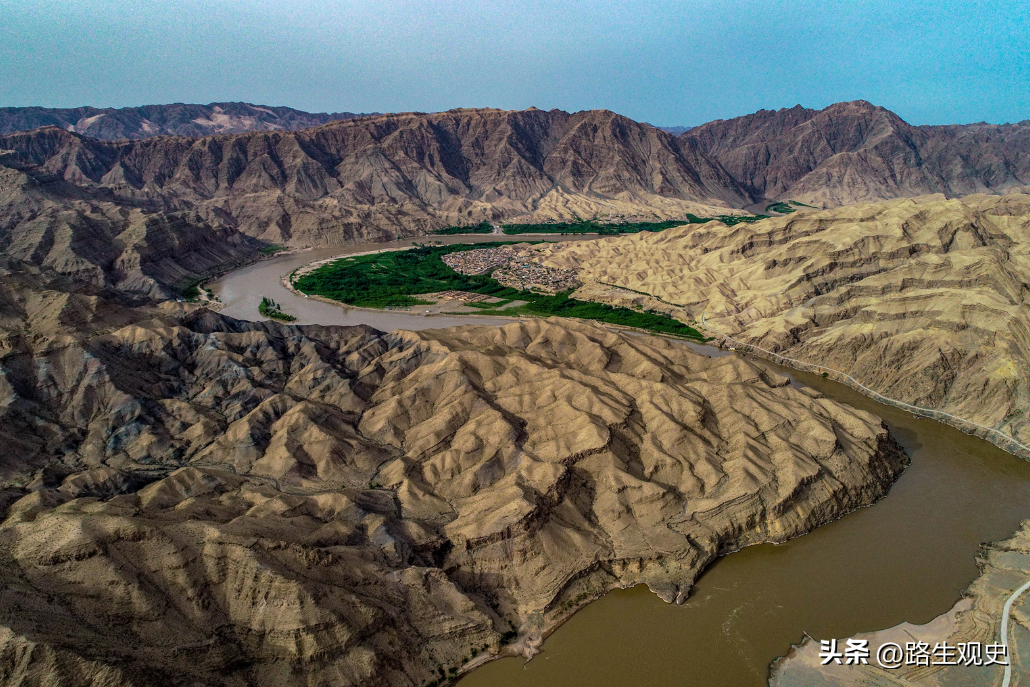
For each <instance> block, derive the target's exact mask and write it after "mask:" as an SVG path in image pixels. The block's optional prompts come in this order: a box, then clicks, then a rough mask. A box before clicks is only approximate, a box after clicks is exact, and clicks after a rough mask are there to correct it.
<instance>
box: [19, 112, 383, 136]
mask: <svg viewBox="0 0 1030 687" xmlns="http://www.w3.org/2000/svg"><path fill="white" fill-rule="evenodd" d="M361 116H363V115H358V114H354V113H353V112H334V113H332V114H327V113H325V112H318V113H315V112H302V111H301V110H294V109H293V108H291V107H270V106H267V105H251V104H250V103H210V104H209V105H191V104H186V103H172V104H169V105H143V106H140V107H120V108H114V107H70V108H59V107H0V134H10V133H14V132H15V131H28V130H31V129H38V128H39V127H42V126H57V127H60V128H62V129H67V130H68V131H74V132H75V133H77V134H83V135H85V136H89V137H90V138H96V139H100V140H106V141H112V140H117V139H121V138H131V139H139V138H150V137H151V136H208V135H211V134H238V133H243V132H245V131H279V130H287V131H292V130H296V129H307V128H309V127H312V126H319V125H321V124H325V123H326V122H332V121H335V120H338V119H352V118H354V117H361Z"/></svg>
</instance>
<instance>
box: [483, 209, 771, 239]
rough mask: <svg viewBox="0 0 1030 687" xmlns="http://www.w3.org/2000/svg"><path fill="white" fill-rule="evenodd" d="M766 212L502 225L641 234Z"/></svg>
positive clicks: (521, 230) (522, 230)
mask: <svg viewBox="0 0 1030 687" xmlns="http://www.w3.org/2000/svg"><path fill="white" fill-rule="evenodd" d="M766 217H767V215H717V216H715V217H698V216H697V215H692V214H687V218H686V219H669V220H665V221H663V222H598V221H596V220H592V219H588V220H581V221H579V222H553V223H550V224H504V225H502V226H501V229H502V231H504V233H505V234H600V235H602V236H617V235H619V234H639V233H640V232H642V231H664V230H666V229H671V228H672V227H680V226H683V225H684V224H704V223H705V222H711V221H712V220H719V221H720V222H722V223H724V224H728V225H729V226H733V225H734V224H739V223H741V222H757V221H758V220H760V219H766Z"/></svg>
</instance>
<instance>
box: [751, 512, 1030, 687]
mask: <svg viewBox="0 0 1030 687" xmlns="http://www.w3.org/2000/svg"><path fill="white" fill-rule="evenodd" d="M979 563H980V567H981V573H980V577H978V578H977V579H976V581H974V582H973V584H971V585H970V586H969V588H968V589H967V590H966V591H965V593H964V594H963V598H962V600H960V601H959V602H958V603H957V604H955V606H954V608H952V609H951V610H950V611H949V612H947V613H945V614H944V615H941V616H938V617H937V618H935V619H933V620H932V621H930V622H929V623H927V624H926V625H912V624H910V623H902V624H901V625H898V626H896V627H892V628H890V629H887V630H880V631H879V632H868V633H863V634H859V635H855V637H854V638H853V639H857V640H866V641H867V642H868V645H867V646H868V648H869V650H870V657H869V662H868V664H865V665H838V664H837V663H835V662H832V661H831V663H830V664H829V665H822V659H820V657H819V651H820V644H819V642H818V641H815V640H813V639H811V638H807V637H806V638H805V641H804V642H803V643H802V644H801V645H799V646H797V647H794V649H793V650H792V651H791V653H790V655H788V656H787V657H785V658H783V659H780V660H779V661H777V662H776V663H774V664H773V671H772V677H771V679H770V681H769V684H770V685H771V686H772V687H787V686H788V685H789V687H845V686H851V685H855V686H857V685H862V686H863V687H888V686H889V687H897V686H899V685H901V686H906V685H921V686H923V687H944V686H945V685H998V684H1001V683H1002V679H1003V677H1004V670H1005V669H1004V667H1003V666H1002V665H1001V663H1009V664H1010V666H1011V673H1012V678H1013V682H1011V684H1013V685H1018V684H1019V683H1020V681H1023V680H1025V678H1026V675H1028V674H1030V665H1028V664H1030V659H1028V655H1030V614H1028V611H1030V602H1028V597H1027V592H1023V593H1022V594H1018V595H1017V594H1015V592H1016V591H1017V590H1018V589H1019V588H1020V587H1021V586H1022V585H1023V584H1024V583H1025V582H1026V581H1027V580H1030V522H1025V523H1023V526H1022V527H1021V528H1020V529H1019V531H1017V532H1016V533H1015V534H1014V535H1012V537H1011V538H1009V539H1006V540H1005V541H1001V542H996V543H994V544H992V545H990V546H988V547H987V549H986V551H985V554H984V556H983V557H982V558H981V559H980V560H979ZM1009 599H1012V604H1011V605H1010V609H1009V613H1008V627H1007V630H1008V631H1007V637H1004V638H1003V637H1002V636H1001V622H1002V617H1003V616H1004V615H1005V604H1006V602H1008V600H1009ZM846 641H847V640H846V639H841V640H839V641H838V647H839V648H840V649H842V648H843V647H845V646H846ZM887 642H892V643H894V644H897V645H898V646H900V647H901V648H902V649H903V650H904V649H905V648H906V645H908V644H909V643H916V644H918V643H925V647H924V648H925V649H926V651H927V653H928V654H929V656H928V657H926V658H924V659H916V658H914V657H913V658H910V659H905V658H903V659H902V660H900V661H899V662H900V663H901V665H900V666H895V665H893V664H891V663H888V666H889V668H884V667H883V666H881V664H880V662H878V661H877V659H876V656H877V653H878V651H879V649H880V647H881V646H882V645H883V644H885V643H887ZM960 644H963V645H969V644H974V645H978V649H977V651H979V655H978V656H977V657H976V658H973V656H974V654H975V652H974V650H971V649H967V650H965V651H963V654H964V656H963V658H962V660H961V662H959V655H958V648H957V647H958V645H960ZM999 644H1005V645H1007V652H1006V653H1007V655H1005V656H997V661H998V662H995V661H994V660H990V659H989V658H988V656H987V654H986V652H985V648H986V646H987V645H995V646H996V645H999ZM947 647H950V650H949V649H948V648H947ZM840 649H839V650H840ZM994 653H995V655H996V654H997V653H998V651H997V649H995V652H994ZM906 662H908V663H910V664H909V665H906ZM956 663H958V664H956ZM949 664H950V665H949Z"/></svg>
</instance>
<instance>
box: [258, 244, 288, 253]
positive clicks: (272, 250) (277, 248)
mask: <svg viewBox="0 0 1030 687" xmlns="http://www.w3.org/2000/svg"><path fill="white" fill-rule="evenodd" d="M284 250H287V248H286V246H265V247H264V248H262V249H261V252H262V253H264V254H265V255H275V254H276V253H280V252H282V251H284Z"/></svg>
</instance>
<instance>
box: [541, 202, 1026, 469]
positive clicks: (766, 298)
mask: <svg viewBox="0 0 1030 687" xmlns="http://www.w3.org/2000/svg"><path fill="white" fill-rule="evenodd" d="M540 255H543V256H549V257H548V259H547V260H546V261H545V262H544V264H545V265H548V266H551V267H557V268H564V269H575V270H578V271H579V277H580V279H581V280H582V281H583V282H584V283H585V284H586V286H585V287H584V289H583V290H581V291H580V292H577V295H578V297H581V298H593V299H595V300H603V301H606V302H612V303H620V304H625V305H632V304H633V303H634V301H639V302H640V305H651V306H653V307H654V308H655V309H665V310H666V311H667V312H670V313H672V314H675V315H677V316H679V317H680V318H682V319H684V320H686V321H695V322H696V321H699V320H701V318H702V314H704V316H705V321H706V324H707V326H708V330H707V333H709V334H710V335H711V334H725V335H728V336H730V337H732V338H733V339H734V340H736V341H739V342H744V343H746V344H751V345H753V346H757V347H760V348H761V349H765V350H766V351H770V352H772V353H775V354H780V355H783V356H786V357H787V358H790V359H793V360H796V361H802V362H804V363H810V364H818V365H822V366H825V368H829V369H830V370H836V371H839V372H841V373H844V374H846V375H850V376H851V377H853V378H854V379H855V380H857V381H858V382H859V383H860V384H862V385H864V386H865V387H868V388H869V389H872V390H873V391H876V392H879V393H880V394H883V395H884V396H886V397H888V398H890V399H895V400H898V401H903V402H905V403H910V404H914V405H918V406H921V407H926V408H930V409H935V410H937V411H942V412H946V413H950V414H952V415H954V416H957V417H958V418H965V419H966V420H970V421H972V422H975V423H978V424H980V425H984V426H986V427H988V428H993V429H995V430H997V431H998V432H999V433H1000V434H999V433H993V432H989V431H983V430H980V429H977V428H975V427H972V426H970V425H968V424H965V423H960V422H957V421H956V420H954V419H949V418H948V417H944V416H941V417H940V418H939V419H942V420H944V421H947V422H953V423H954V424H956V426H958V427H960V428H961V429H963V430H966V431H970V430H975V431H976V432H977V433H979V434H981V436H983V437H984V438H986V439H989V440H991V441H994V442H995V443H998V444H999V445H1000V446H1002V447H1003V448H1006V449H1007V450H1010V451H1015V452H1017V453H1020V454H1022V455H1030V454H1028V453H1027V452H1026V451H1024V450H1023V449H1020V448H1019V446H1017V445H1014V444H1012V443H1011V442H1006V441H1005V440H1004V438H1003V437H1004V436H1009V437H1012V438H1015V439H1016V440H1017V441H1018V442H1021V443H1022V444H1024V445H1030V422H1028V419H1027V416H1026V412H1025V409H1026V408H1027V406H1028V404H1030V383H1028V370H1030V338H1028V335H1030V315H1028V313H1030V310H1028V308H1027V303H1028V298H1030V196H1026V195H1022V194H1014V195H1008V196H969V197H966V198H963V199H961V200H946V199H944V198H943V197H941V196H929V197H923V198H918V199H913V200H898V201H891V202H887V203H882V204H874V205H857V206H851V207H844V208H838V209H835V210H826V211H819V212H816V211H801V212H798V213H797V214H796V215H791V216H789V217H783V218H775V219H768V220H763V221H761V222H757V223H755V224H752V225H748V226H746V227H744V226H737V227H727V226H725V225H723V224H721V223H718V222H710V223H708V224H705V225H703V226H701V227H680V228H674V229H669V230H667V231H665V232H662V233H658V234H650V233H644V234H639V235H635V236H632V237H625V238H622V237H620V238H612V239H602V240H599V241H589V242H576V243H568V244H556V245H554V246H548V247H541V248H539V249H538V250H537V256H538V257H539V256H540ZM611 285H614V286H615V287H622V288H612V286H611ZM639 292H642V293H643V294H650V295H651V296H654V297H657V298H656V299H652V301H651V302H650V303H648V302H647V299H646V296H644V295H642V293H639ZM658 299H660V300H658ZM728 345H731V346H732V345H739V344H735V343H734V342H729V344H728ZM758 352H759V354H762V353H761V351H758ZM841 378H842V379H843V377H841Z"/></svg>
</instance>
